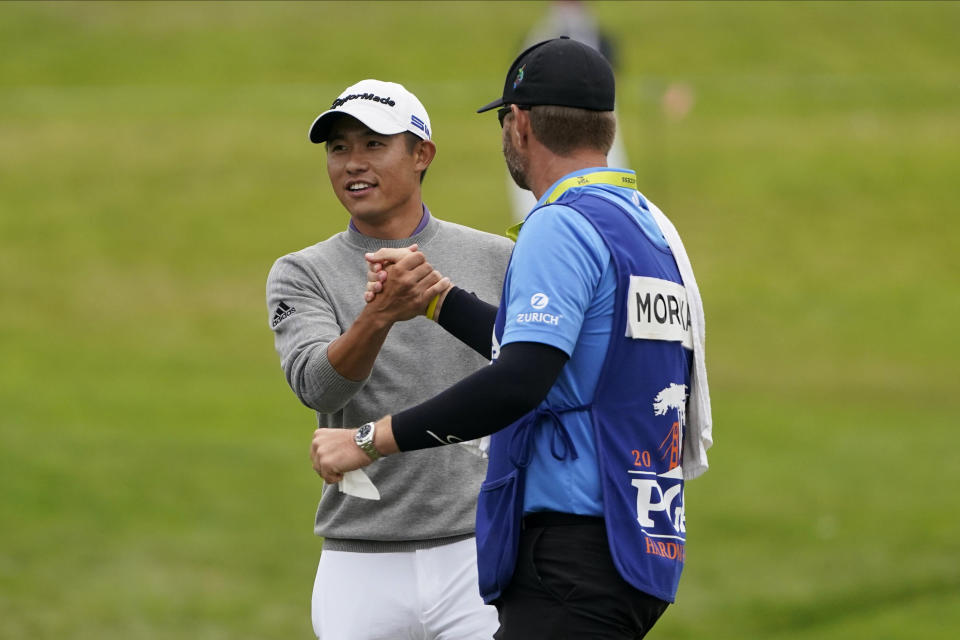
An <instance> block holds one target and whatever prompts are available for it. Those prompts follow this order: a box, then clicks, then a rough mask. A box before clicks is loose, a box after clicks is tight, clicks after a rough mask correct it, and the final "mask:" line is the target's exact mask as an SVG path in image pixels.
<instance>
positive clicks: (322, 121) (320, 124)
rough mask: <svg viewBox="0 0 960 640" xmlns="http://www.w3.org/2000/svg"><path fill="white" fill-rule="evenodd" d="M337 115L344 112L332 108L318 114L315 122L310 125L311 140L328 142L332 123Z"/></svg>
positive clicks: (315, 142) (316, 142)
mask: <svg viewBox="0 0 960 640" xmlns="http://www.w3.org/2000/svg"><path fill="white" fill-rule="evenodd" d="M337 115H343V112H342V111H336V110H333V109H331V110H330V111H324V112H323V113H321V114H320V115H319V116H317V118H316V120H314V121H313V124H311V125H310V132H309V136H310V142H312V143H314V144H320V143H321V142H326V140H327V136H328V135H330V125H331V124H332V123H333V120H334V118H335V116H337Z"/></svg>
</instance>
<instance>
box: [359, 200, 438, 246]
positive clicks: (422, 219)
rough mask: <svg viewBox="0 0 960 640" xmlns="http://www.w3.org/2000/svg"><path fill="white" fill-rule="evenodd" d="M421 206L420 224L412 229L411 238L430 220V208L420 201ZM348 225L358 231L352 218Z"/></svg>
mask: <svg viewBox="0 0 960 640" xmlns="http://www.w3.org/2000/svg"><path fill="white" fill-rule="evenodd" d="M421 206H422V207H423V215H422V216H420V224H418V225H417V228H416V229H414V230H413V233H411V234H410V237H411V238H412V237H413V236H415V235H417V234H418V233H420V232H421V231H423V229H424V227H426V226H427V223H428V222H430V209H427V205H425V204H423V203H421ZM349 227H350V228H351V229H353V230H354V231H356V232H357V233H360V230H359V229H357V225H355V224H353V219H351V220H350V225H349Z"/></svg>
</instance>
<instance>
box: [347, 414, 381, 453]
mask: <svg viewBox="0 0 960 640" xmlns="http://www.w3.org/2000/svg"><path fill="white" fill-rule="evenodd" d="M376 430H377V428H376V425H375V424H374V423H372V422H368V423H367V424H365V425H363V426H362V427H360V428H359V429H357V432H356V433H355V434H354V436H353V441H354V442H356V443H357V446H358V447H360V448H361V449H363V452H364V453H365V454H367V455H368V456H370V459H371V460H376V459H377V458H382V457H383V456H382V455H380V452H379V451H377V448H376V447H375V446H373V435H374V432H376Z"/></svg>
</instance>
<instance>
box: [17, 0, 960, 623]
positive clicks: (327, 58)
mask: <svg viewBox="0 0 960 640" xmlns="http://www.w3.org/2000/svg"><path fill="white" fill-rule="evenodd" d="M549 10H550V5H549V4H548V3H544V2H382V3H374V2H331V3H300V2H296V3H282V2H270V3H259V2H241V3H227V2H224V3H189V2H172V3H146V2H145V3H100V2H98V3H70V2H64V3H59V2H58V3H43V2H30V3H16V2H5V3H2V4H0V309H2V314H0V638H3V639H4V640H6V639H11V640H16V639H20V638H24V639H27V638H29V639H30V640H45V639H57V640H61V639H66V638H70V639H78V640H88V639H104V638H111V639H112V638H124V639H140V638H143V639H146V638H150V639H158V640H159V639H164V640H166V639H174V638H203V639H207V638H210V639H217V638H224V639H231V640H237V639H267V638H269V639H273V638H284V639H289V638H309V637H311V636H310V621H309V597H310V590H311V587H312V580H313V576H314V572H315V569H316V562H317V559H318V557H319V552H320V547H321V541H320V540H319V539H317V538H315V537H314V536H313V534H312V526H313V513H314V509H315V506H316V502H317V500H318V498H319V491H320V487H321V482H320V480H319V479H318V477H317V476H316V475H315V474H314V472H313V470H312V469H311V468H310V462H309V459H308V443H309V440H310V436H311V433H312V430H313V426H314V418H313V415H312V412H311V411H309V410H308V409H306V408H305V407H303V406H301V405H300V404H299V403H298V401H297V400H296V399H295V397H294V396H293V394H292V393H291V392H290V390H289V389H288V388H287V386H286V383H285V382H284V379H283V376H282V373H281V370H280V367H279V360H278V358H277V356H276V354H275V353H274V351H273V342H272V336H271V332H270V330H269V327H268V322H267V309H266V307H265V302H264V283H265V279H266V275H267V271H268V270H269V268H270V265H271V264H272V263H273V261H274V259H276V258H277V257H279V256H280V255H283V254H285V253H288V252H291V251H295V250H297V249H300V248H302V247H304V246H307V245H309V244H313V243H315V242H317V241H320V240H322V239H324V238H326V237H327V236H329V235H330V234H332V233H335V232H337V231H340V230H342V229H343V228H344V227H345V225H346V223H347V215H346V213H345V212H344V211H343V210H342V208H341V207H340V205H339V203H338V202H337V201H336V199H335V198H334V196H333V195H332V193H331V190H330V187H329V183H328V181H327V177H326V171H325V167H324V154H323V151H322V148H321V147H317V146H314V145H311V144H309V143H308V142H307V128H308V126H309V124H310V123H311V122H312V120H313V118H314V117H315V116H316V115H317V114H318V113H320V112H321V111H323V110H324V109H325V108H326V107H327V106H328V105H329V104H330V102H331V101H332V100H333V98H334V97H336V95H337V94H338V93H339V92H340V91H341V90H342V89H343V88H345V87H346V86H348V85H349V84H352V83H353V82H355V81H357V80H359V79H362V78H367V77H375V78H380V79H384V80H391V81H396V82H401V83H403V84H405V85H406V86H407V87H408V88H409V89H411V90H412V91H414V92H415V93H416V94H417V95H418V96H419V97H420V98H421V99H422V100H423V102H424V103H425V104H426V105H427V108H428V110H429V113H430V115H431V118H432V120H433V128H434V133H435V140H436V143H437V145H438V148H439V153H438V156H437V158H436V161H435V162H434V165H433V166H432V167H431V169H430V173H429V175H428V176H427V179H426V183H425V185H424V189H425V201H426V202H427V204H428V205H429V206H430V208H431V210H432V211H433V212H434V213H435V214H436V215H438V216H440V217H442V218H446V219H448V220H452V221H456V222H460V223H464V224H469V225H472V226H475V227H478V228H481V229H484V230H486V231H491V232H496V233H502V231H503V230H504V229H505V228H506V227H507V226H508V225H509V224H510V223H511V221H512V218H513V213H512V212H511V205H510V195H509V194H508V191H507V189H506V185H505V179H504V168H503V161H502V158H501V154H500V141H499V127H498V125H497V123H496V118H495V117H494V116H493V115H492V114H484V115H476V114H475V113H474V110H475V109H476V108H477V107H479V106H480V105H483V104H485V103H486V102H488V101H490V100H492V99H493V98H494V97H496V96H498V95H499V93H500V91H501V89H502V86H503V78H504V74H505V73H506V70H507V68H508V66H509V64H510V62H511V61H512V60H513V58H514V57H515V55H516V54H517V53H518V52H519V50H520V49H521V48H522V46H523V44H524V42H525V39H526V38H527V37H528V34H529V33H530V30H531V28H532V27H533V25H535V24H537V23H538V21H541V20H542V19H543V18H544V16H545V14H546V13H547V12H548V11H549ZM587 10H588V11H589V12H590V14H591V15H592V16H593V17H594V18H595V19H596V21H597V23H598V24H599V25H600V27H601V28H602V29H604V30H605V33H606V36H607V37H608V38H609V39H610V41H611V42H613V43H615V45H616V49H615V51H616V56H617V73H618V82H619V84H618V100H617V110H618V114H619V116H620V138H621V141H622V144H623V150H624V152H625V154H626V156H627V157H628V158H629V162H630V164H631V165H632V167H633V168H634V169H636V171H637V173H638V177H639V183H640V188H641V190H642V191H643V192H644V193H645V195H646V196H648V197H649V198H650V199H652V200H653V201H654V202H656V203H657V204H659V206H660V207H661V208H662V209H663V210H664V211H665V212H666V213H667V215H668V216H670V217H671V218H672V220H673V221H674V223H675V224H676V226H677V227H678V228H679V230H680V232H681V234H682V236H683V238H684V240H685V243H686V246H687V248H688V250H689V252H690V255H691V257H692V260H693V264H694V267H695V269H696V272H697V276H698V279H699V282H700V287H701V290H702V293H703V297H704V300H705V304H706V310H707V327H708V331H707V347H708V350H707V353H708V366H709V371H710V382H711V387H712V391H713V407H714V421H715V428H714V433H715V438H716V445H715V447H714V448H713V450H712V451H711V457H710V460H711V464H712V468H711V470H710V472H709V473H707V474H706V475H705V476H704V477H702V478H701V479H698V480H696V481H694V482H691V483H690V484H689V485H688V487H687V500H688V509H687V524H688V530H689V538H688V547H687V554H688V555H687V560H688V561H687V568H686V571H685V575H684V578H683V580H682V581H681V586H680V592H679V596H678V602H677V604H676V606H674V607H672V608H671V609H670V610H669V611H668V613H667V614H666V616H665V617H664V619H663V621H662V622H661V623H660V624H659V625H658V627H657V628H656V629H655V631H654V632H653V633H652V634H651V635H650V637H651V638H655V639H663V640H668V639H686V638H697V639H703V638H719V639H725V638H731V639H732V638H737V639H742V638H784V639H807V640H812V639H837V640H839V639H850V638H871V639H899V638H903V639H912V638H921V637H922V638H926V639H938V638H951V639H952V638H954V637H956V634H957V631H958V629H960V498H958V497H957V487H958V485H960V432H958V417H960V393H958V392H960V375H958V366H957V358H958V356H960V344H958V343H960V341H958V339H957V330H956V324H957V318H958V316H960V251H958V244H960V243H958V231H960V222H958V219H957V214H958V204H957V203H958V201H960V180H958V167H960V47H958V46H957V33H958V29H960V4H958V3H939V2H937V3H924V2H880V3H870V2H855V3H819V2H804V3H780V2H766V3H755V2H746V3H726V2H709V3H697V2H689V3H686V2H685V3H656V2H650V3H631V2H596V3H589V4H588V5H587Z"/></svg>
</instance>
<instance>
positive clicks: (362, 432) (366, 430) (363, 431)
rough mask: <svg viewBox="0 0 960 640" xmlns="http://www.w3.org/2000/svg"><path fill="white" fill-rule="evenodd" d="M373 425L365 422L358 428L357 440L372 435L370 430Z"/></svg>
mask: <svg viewBox="0 0 960 640" xmlns="http://www.w3.org/2000/svg"><path fill="white" fill-rule="evenodd" d="M372 429H373V427H371V426H370V424H369V423H368V424H365V425H363V426H362V427H360V428H359V429H358V430H357V440H363V439H365V438H367V437H369V436H370V431H371V430H372Z"/></svg>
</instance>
